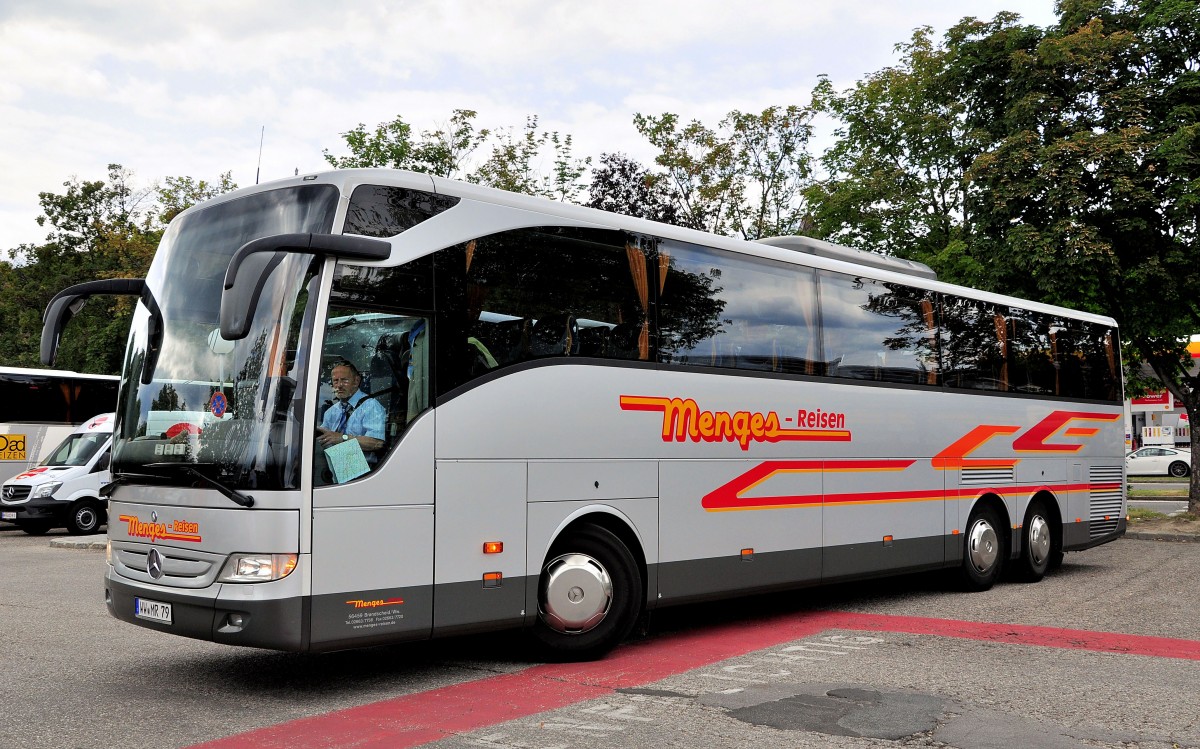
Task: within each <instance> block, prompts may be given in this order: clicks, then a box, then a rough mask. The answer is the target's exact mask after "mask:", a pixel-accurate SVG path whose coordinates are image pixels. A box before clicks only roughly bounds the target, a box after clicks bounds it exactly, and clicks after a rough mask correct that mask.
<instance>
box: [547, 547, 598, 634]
mask: <svg viewBox="0 0 1200 749" xmlns="http://www.w3.org/2000/svg"><path fill="white" fill-rule="evenodd" d="M542 579H543V583H542V595H541V603H542V605H541V615H542V620H543V621H544V622H546V624H547V625H548V626H549V627H550V628H551V629H553V630H554V631H555V632H561V633H562V634H572V635H577V634H583V633H584V632H588V631H590V630H592V629H595V627H596V625H598V624H599V623H600V622H602V621H604V617H605V616H607V615H608V609H609V607H610V606H611V605H612V597H613V587H612V579H611V578H609V575H608V571H607V570H605V569H604V565H602V564H600V562H598V561H596V559H594V558H592V557H590V556H588V555H587V554H563V555H562V556H560V557H556V558H554V559H552V560H550V563H549V564H547V565H546V570H545V573H544V574H543V576H542Z"/></svg>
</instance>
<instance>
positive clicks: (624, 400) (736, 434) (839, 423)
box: [621, 395, 851, 450]
mask: <svg viewBox="0 0 1200 749" xmlns="http://www.w3.org/2000/svg"><path fill="white" fill-rule="evenodd" d="M621 409H622V410H624V411H661V412H662V415H663V420H662V438H663V442H671V441H672V440H673V441H675V442H683V441H684V440H686V439H691V440H692V442H736V443H738V444H739V445H741V447H742V449H743V450H748V449H749V448H750V443H751V442H782V441H785V440H799V441H822V442H849V441H850V439H851V435H850V430H849V429H846V414H844V413H838V412H836V411H825V410H822V409H819V408H817V409H804V408H802V409H800V410H799V411H797V412H796V416H795V418H794V419H793V418H792V417H787V418H785V419H783V420H782V422H781V420H780V418H779V414H777V413H776V412H774V411H768V412H767V413H760V412H757V411H736V412H734V413H729V412H728V411H701V410H700V406H699V405H698V404H697V403H696V401H695V400H693V399H691V398H662V397H657V396H643V395H622V396H621ZM783 422H787V423H792V422H794V423H795V424H796V425H797V426H796V427H795V428H792V427H784V426H782V423H783Z"/></svg>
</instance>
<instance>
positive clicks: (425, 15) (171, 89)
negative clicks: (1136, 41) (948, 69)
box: [0, 0, 1055, 259]
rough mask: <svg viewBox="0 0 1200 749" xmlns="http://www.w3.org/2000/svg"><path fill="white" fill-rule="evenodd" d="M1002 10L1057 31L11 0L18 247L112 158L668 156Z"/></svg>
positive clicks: (437, 5) (1, 252)
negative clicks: (820, 84) (441, 133)
mask: <svg viewBox="0 0 1200 749" xmlns="http://www.w3.org/2000/svg"><path fill="white" fill-rule="evenodd" d="M1001 11H1011V12H1014V13H1017V14H1018V15H1020V16H1021V18H1022V20H1023V22H1025V23H1029V24H1034V25H1037V26H1043V27H1044V26H1048V25H1051V24H1053V23H1054V21H1055V16H1054V12H1053V0H907V1H906V2H897V1H896V0H853V1H851V2H822V3H814V2H801V1H799V0H751V1H750V2H715V1H713V0H686V1H685V2H676V1H674V0H670V1H664V2H655V1H654V0H638V1H637V2H632V1H627V0H612V1H611V2H610V1H606V0H598V1H593V2H582V1H581V0H574V1H570V0H541V1H538V0H489V1H487V2H484V1H482V0H476V1H475V2H465V1H464V2H457V1H456V0H393V1H391V2H385V1H384V0H376V1H374V2H360V1H359V0H339V2H328V1H327V0H293V1H290V2H284V1H283V0H261V1H255V0H235V1H228V0H206V1H204V2H162V0H155V1H154V2H148V1H145V0H120V2H115V3H114V2H111V0H0V259H7V250H9V249H12V248H15V247H17V246H18V245H20V244H22V243H37V242H41V241H43V240H44V239H45V236H46V233H47V231H46V229H44V228H42V227H39V226H38V225H37V223H36V221H35V219H36V217H37V216H38V214H39V213H40V209H39V206H38V193H39V192H43V191H48V192H55V193H62V192H63V191H64V188H63V183H64V182H66V181H68V180H70V179H72V178H78V179H80V180H101V179H105V178H106V175H107V165H108V164H110V163H117V164H121V165H122V166H124V167H125V168H126V169H128V170H130V171H131V172H132V173H133V184H134V186H135V187H150V186H152V185H153V184H155V183H156V182H159V181H161V180H163V179H164V178H167V177H178V176H190V177H192V178H194V179H197V180H201V179H203V180H208V181H210V182H211V181H216V180H217V179H218V177H219V176H220V175H221V174H222V173H224V172H227V171H228V172H231V173H232V177H233V180H234V182H236V183H237V184H238V185H239V186H246V185H252V184H254V183H255V180H256V177H257V178H258V179H259V180H260V181H263V182H266V181H269V180H272V179H280V178H283V177H288V176H291V175H293V174H294V173H296V171H297V170H299V172H300V173H305V172H312V171H318V170H321V169H325V168H327V166H328V165H327V164H326V162H325V160H324V158H323V155H322V152H323V151H324V150H329V151H330V152H332V153H333V154H335V155H347V154H348V151H347V150H346V149H345V144H344V141H343V139H342V135H341V134H342V133H345V132H346V131H348V130H351V129H352V128H354V127H355V126H356V125H358V124H359V123H364V124H366V125H367V126H368V128H370V129H373V128H374V126H375V125H377V124H379V123H382V122H388V121H391V120H392V119H394V118H395V117H397V116H400V117H402V118H403V119H404V121H405V122H408V123H409V124H411V125H412V126H413V129H414V130H416V131H421V130H433V129H436V128H437V127H439V126H441V125H443V124H445V123H446V122H447V120H448V119H449V117H450V114H451V112H452V111H453V110H455V109H472V110H475V111H477V112H478V113H479V114H478V118H477V119H476V125H477V127H490V128H503V127H511V128H516V129H518V130H519V129H520V128H521V127H522V126H523V125H524V123H525V119H526V117H527V116H529V115H537V116H538V118H539V129H540V130H556V131H558V132H560V133H563V134H570V135H571V136H572V137H573V139H574V154H575V156H576V157H584V156H591V157H593V160H595V158H596V157H598V156H599V155H600V154H602V153H609V152H622V153H625V154H627V155H629V156H632V157H633V158H635V159H638V160H639V161H641V162H643V163H647V164H648V163H650V162H651V161H652V159H653V156H654V152H653V149H652V148H651V147H650V146H649V145H648V144H647V143H646V142H645V141H644V139H642V138H641V136H639V135H638V134H637V131H636V129H635V128H634V126H633V117H634V114H635V113H642V114H646V115H660V114H662V113H664V112H672V113H675V114H678V115H679V116H680V117H681V118H682V119H684V120H685V121H686V120H692V119H698V120H700V121H701V122H704V123H705V124H706V125H708V126H710V127H715V126H716V124H717V122H718V121H719V120H720V119H721V118H722V117H723V116H724V115H725V114H727V113H728V112H730V111H732V110H735V109H736V110H739V111H743V112H761V111H762V110H764V109H766V108H767V107H770V106H775V105H779V106H786V105H789V104H798V105H804V104H807V103H808V102H809V100H810V97H811V93H812V89H813V87H814V86H815V85H816V84H817V81H818V77H819V76H820V75H827V76H829V77H830V79H831V80H832V82H833V83H834V85H835V86H836V87H837V88H839V89H844V88H848V87H850V86H852V85H853V84H854V83H855V82H856V81H858V80H861V79H862V78H864V77H865V76H867V75H869V74H870V73H873V72H875V71H877V70H880V69H882V68H884V67H886V66H888V65H892V64H894V63H896V62H897V60H898V57H897V53H896V52H895V45H896V44H898V43H902V42H905V41H907V40H908V39H910V38H911V36H912V32H913V29H915V28H917V27H921V26H929V27H931V28H933V29H934V31H935V32H936V33H937V34H938V35H939V36H940V35H941V33H942V32H944V31H945V30H946V29H948V28H949V27H950V26H952V25H954V24H955V23H957V22H958V21H959V20H961V19H962V18H963V17H964V16H974V17H977V18H981V19H991V18H993V17H994V16H995V15H996V14H997V13H998V12H1001ZM826 137H827V136H826ZM820 141H821V134H820V131H818V136H817V138H816V140H815V142H814V145H816V146H817V149H814V150H819V144H820ZM260 142H261V151H260ZM548 165H549V162H547V167H548Z"/></svg>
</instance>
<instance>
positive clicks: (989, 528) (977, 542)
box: [960, 505, 1007, 591]
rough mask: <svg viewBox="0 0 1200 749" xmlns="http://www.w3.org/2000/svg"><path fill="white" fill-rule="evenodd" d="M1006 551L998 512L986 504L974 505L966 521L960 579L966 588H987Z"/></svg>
mask: <svg viewBox="0 0 1200 749" xmlns="http://www.w3.org/2000/svg"><path fill="white" fill-rule="evenodd" d="M1006 552H1007V549H1006V544H1005V536H1004V530H1003V526H1002V525H1001V524H1000V515H999V513H997V512H996V510H995V509H993V508H992V507H990V506H988V505H982V506H980V507H977V508H976V509H975V511H974V512H972V513H971V519H970V520H969V521H967V532H966V548H965V549H964V550H963V562H962V567H961V568H960V581H961V583H962V586H963V588H965V589H966V590H973V591H982V590H987V589H989V588H991V587H992V585H994V584H995V583H996V580H997V579H998V578H999V577H1000V571H1001V570H1002V569H1003V568H1004V557H1005V554H1006Z"/></svg>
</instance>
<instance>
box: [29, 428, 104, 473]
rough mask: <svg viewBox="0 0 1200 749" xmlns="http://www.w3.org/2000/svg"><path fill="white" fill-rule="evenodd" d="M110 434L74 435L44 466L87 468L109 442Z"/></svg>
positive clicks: (64, 442) (47, 459)
mask: <svg viewBox="0 0 1200 749" xmlns="http://www.w3.org/2000/svg"><path fill="white" fill-rule="evenodd" d="M108 438H109V435H108V434H72V435H71V436H70V437H67V439H66V440H65V441H63V443H62V444H61V445H59V446H58V449H56V450H55V451H54V452H53V453H51V455H50V457H49V458H46V460H45V461H43V462H42V465H44V466H85V465H87V464H88V461H90V460H91V459H92V456H93V455H95V454H96V453H97V452H99V451H100V448H102V447H104V445H105V443H106V442H108Z"/></svg>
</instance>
